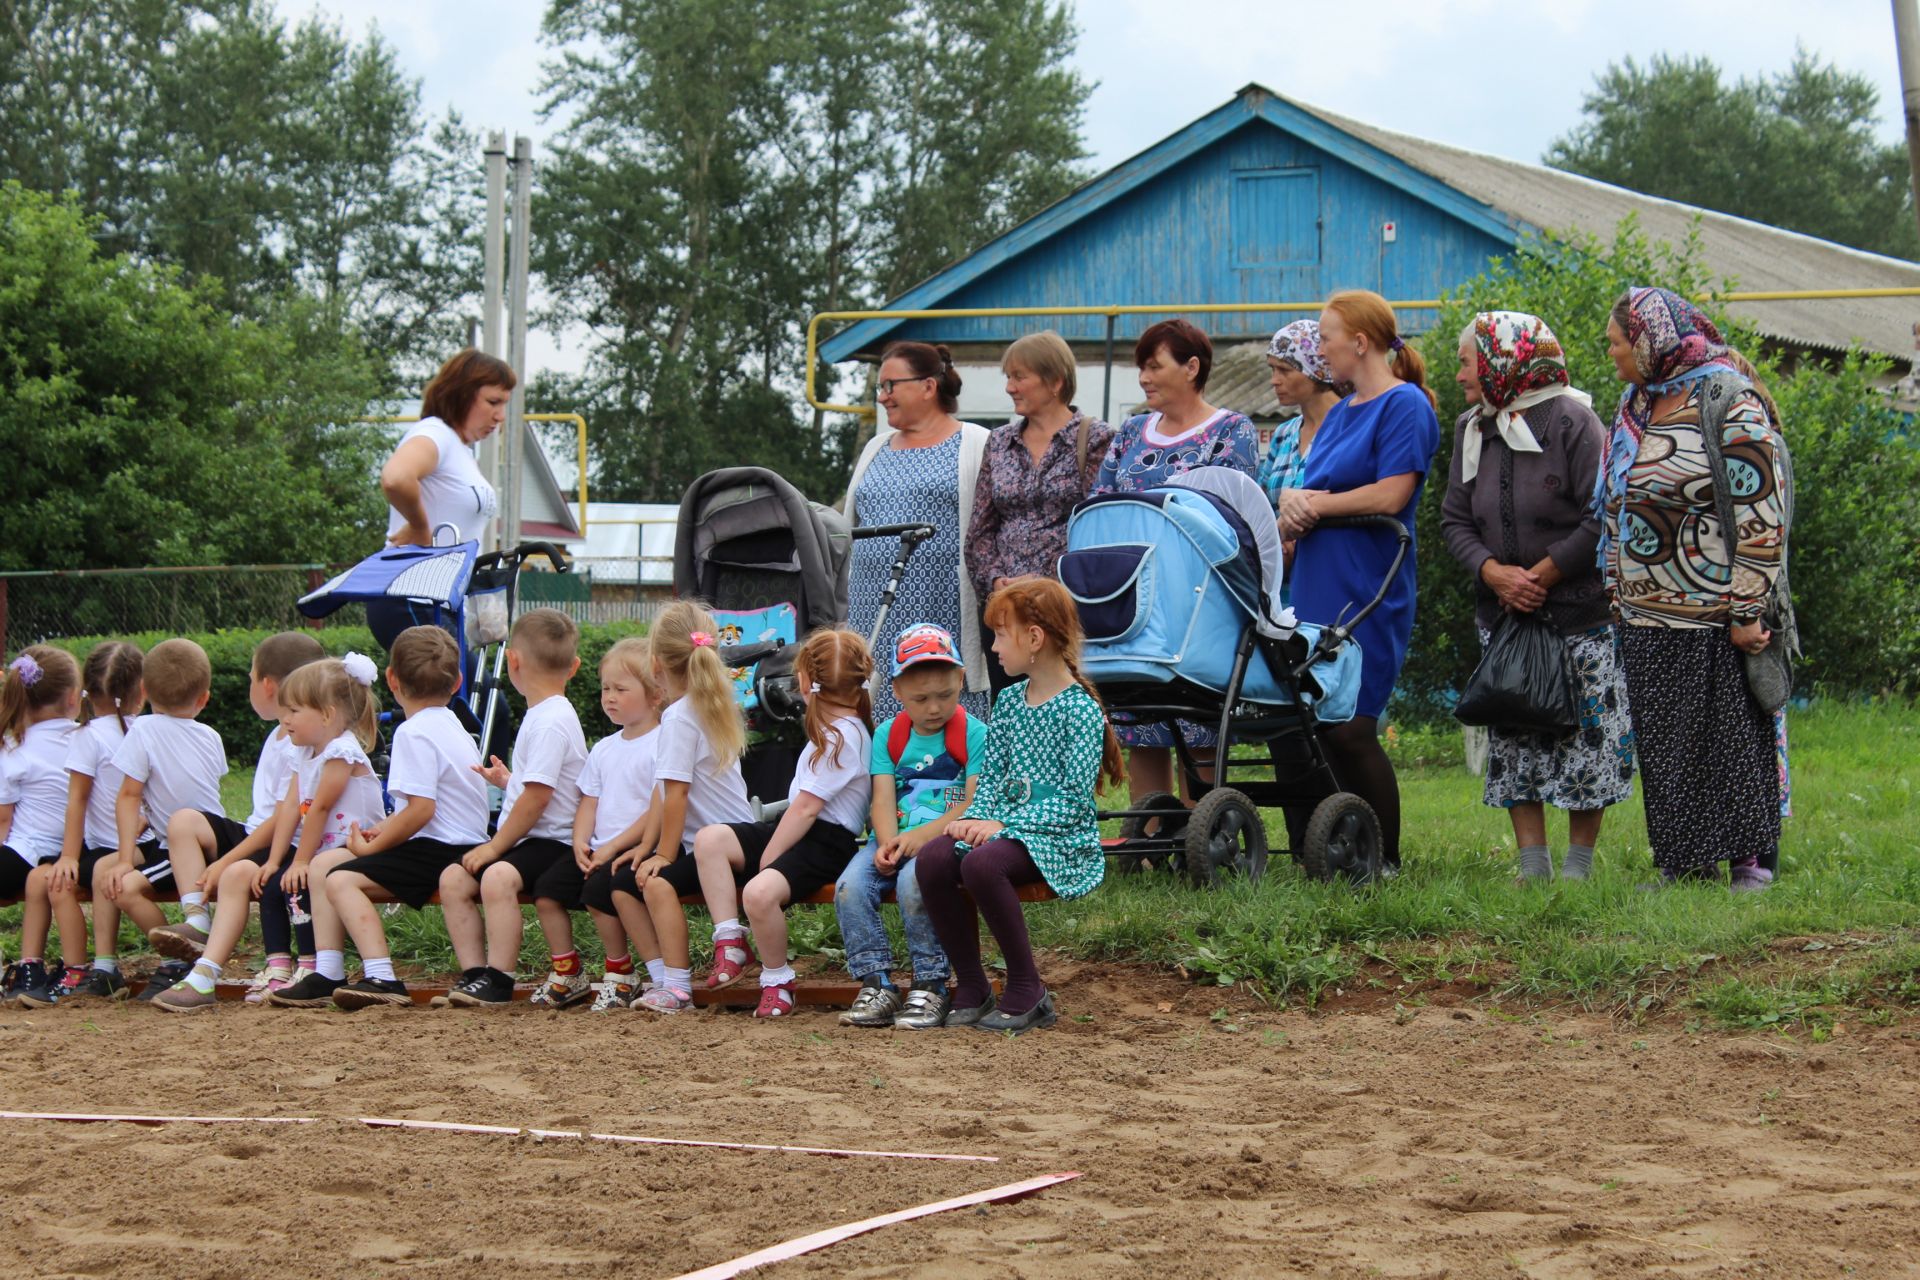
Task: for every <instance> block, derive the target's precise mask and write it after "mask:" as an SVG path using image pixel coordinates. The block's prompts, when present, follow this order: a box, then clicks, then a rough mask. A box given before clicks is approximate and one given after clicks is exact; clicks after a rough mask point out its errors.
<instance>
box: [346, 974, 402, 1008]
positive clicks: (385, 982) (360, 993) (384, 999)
mask: <svg viewBox="0 0 1920 1280" xmlns="http://www.w3.org/2000/svg"><path fill="white" fill-rule="evenodd" d="M333 1002H334V1004H336V1005H338V1006H339V1007H340V1008H342V1009H346V1010H348V1011H352V1010H354V1009H366V1008H370V1007H372V1006H373V1005H376V1004H391V1005H398V1006H400V1007H402V1008H405V1007H406V1006H408V1005H411V1004H412V1003H413V997H412V996H410V995H408V994H407V984H406V983H404V982H402V981H400V980H399V979H398V978H364V977H363V978H361V979H360V981H358V982H348V983H343V984H341V985H340V986H338V987H335V988H334V991H333Z"/></svg>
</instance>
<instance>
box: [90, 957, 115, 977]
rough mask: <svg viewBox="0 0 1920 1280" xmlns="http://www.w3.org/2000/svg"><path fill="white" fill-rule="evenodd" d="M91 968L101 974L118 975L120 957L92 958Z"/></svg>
mask: <svg viewBox="0 0 1920 1280" xmlns="http://www.w3.org/2000/svg"><path fill="white" fill-rule="evenodd" d="M93 967H94V968H96V969H98V970H99V971H100V972H102V973H118V972H120V957H119V956H95V957H94V958H93Z"/></svg>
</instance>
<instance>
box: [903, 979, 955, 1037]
mask: <svg viewBox="0 0 1920 1280" xmlns="http://www.w3.org/2000/svg"><path fill="white" fill-rule="evenodd" d="M951 1008H953V997H952V996H950V995H948V994H947V984H946V983H945V982H938V983H935V982H926V983H921V982H916V983H914V984H913V986H912V988H911V989H909V990H908V992H907V999H906V1002H905V1003H904V1004H902V1005H901V1006H900V1013H899V1015H898V1016H897V1017H895V1018H894V1020H893V1025H894V1026H896V1027H899V1028H901V1029H902V1030H906V1031H932V1030H933V1029H934V1028H936V1027H944V1026H946V1025H947V1010H949V1009H951Z"/></svg>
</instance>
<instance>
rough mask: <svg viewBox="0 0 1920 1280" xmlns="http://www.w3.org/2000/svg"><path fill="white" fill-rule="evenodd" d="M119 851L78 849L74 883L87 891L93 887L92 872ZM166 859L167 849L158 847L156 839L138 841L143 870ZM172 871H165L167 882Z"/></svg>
mask: <svg viewBox="0 0 1920 1280" xmlns="http://www.w3.org/2000/svg"><path fill="white" fill-rule="evenodd" d="M119 852H120V851H119V850H118V849H82V850H81V851H80V866H79V869H78V870H79V875H78V878H77V879H76V881H75V883H76V884H78V885H79V886H80V887H81V888H82V889H86V890H88V891H89V892H91V891H92V889H93V873H94V870H95V868H97V867H99V865H100V864H101V863H103V862H106V861H109V860H111V859H112V858H113V857H114V856H116V855H117V854H118V853H119ZM166 860H167V851H166V850H165V849H162V848H161V847H160V842H159V841H158V840H142V841H141V842H140V866H141V868H142V869H143V870H144V869H145V868H147V867H151V866H155V865H157V864H158V863H162V862H165V861H166ZM172 874H173V873H172V871H171V870H169V871H168V872H167V876H168V881H167V882H168V883H169V884H171V883H172V879H171V876H172Z"/></svg>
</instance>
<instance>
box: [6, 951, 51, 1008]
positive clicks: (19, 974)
mask: <svg viewBox="0 0 1920 1280" xmlns="http://www.w3.org/2000/svg"><path fill="white" fill-rule="evenodd" d="M47 981H48V975H47V966H46V964H45V963H43V962H42V961H39V960H22V961H21V962H20V963H18V964H10V965H8V966H7V978H6V985H5V986H4V987H0V1004H14V1003H16V1002H17V1001H18V1000H19V999H20V997H21V995H22V994H23V993H25V992H28V991H32V990H33V989H34V988H35V987H44V986H46V985H47Z"/></svg>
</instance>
